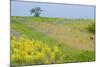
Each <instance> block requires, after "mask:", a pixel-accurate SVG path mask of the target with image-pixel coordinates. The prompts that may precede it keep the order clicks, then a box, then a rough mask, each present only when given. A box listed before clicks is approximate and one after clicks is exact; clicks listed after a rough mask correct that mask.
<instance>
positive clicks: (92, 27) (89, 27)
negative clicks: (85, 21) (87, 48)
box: [86, 23, 95, 34]
mask: <svg viewBox="0 0 100 67" xmlns="http://www.w3.org/2000/svg"><path fill="white" fill-rule="evenodd" d="M86 29H87V30H88V31H89V32H90V33H93V34H95V23H91V24H89V25H88V26H87V28H86Z"/></svg>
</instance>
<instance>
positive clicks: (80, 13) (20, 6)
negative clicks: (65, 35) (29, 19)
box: [11, 1, 95, 19]
mask: <svg viewBox="0 0 100 67" xmlns="http://www.w3.org/2000/svg"><path fill="white" fill-rule="evenodd" d="M35 7H40V8H41V9H42V10H43V11H42V13H41V16H42V17H55V18H93V19H94V18H95V6H86V5H84V6H83V5H71V4H54V3H40V2H22V1H11V16H32V15H31V14H30V10H31V9H32V8H35Z"/></svg>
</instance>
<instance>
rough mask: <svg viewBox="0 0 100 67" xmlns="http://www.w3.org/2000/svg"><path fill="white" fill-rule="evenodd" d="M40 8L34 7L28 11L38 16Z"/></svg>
mask: <svg viewBox="0 0 100 67" xmlns="http://www.w3.org/2000/svg"><path fill="white" fill-rule="evenodd" d="M41 11H42V9H41V8H40V7H35V8H32V9H31V10H30V13H31V14H33V13H34V16H35V17H40V14H41Z"/></svg>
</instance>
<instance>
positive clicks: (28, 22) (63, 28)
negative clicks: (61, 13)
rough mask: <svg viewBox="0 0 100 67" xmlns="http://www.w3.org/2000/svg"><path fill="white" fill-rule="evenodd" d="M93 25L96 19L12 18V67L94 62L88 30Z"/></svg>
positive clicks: (93, 52)
mask: <svg viewBox="0 0 100 67" xmlns="http://www.w3.org/2000/svg"><path fill="white" fill-rule="evenodd" d="M91 23H94V20H93V19H73V18H70V19H63V18H47V17H19V16H12V17H11V65H31V64H53V63H65V62H81V61H82V62H84V61H94V60H95V50H94V46H95V45H94V43H95V42H94V41H95V39H94V38H92V39H91V37H94V34H92V33H89V32H88V31H87V30H86V27H87V26H88V24H91ZM45 51H46V52H45ZM58 56H59V57H58Z"/></svg>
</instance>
